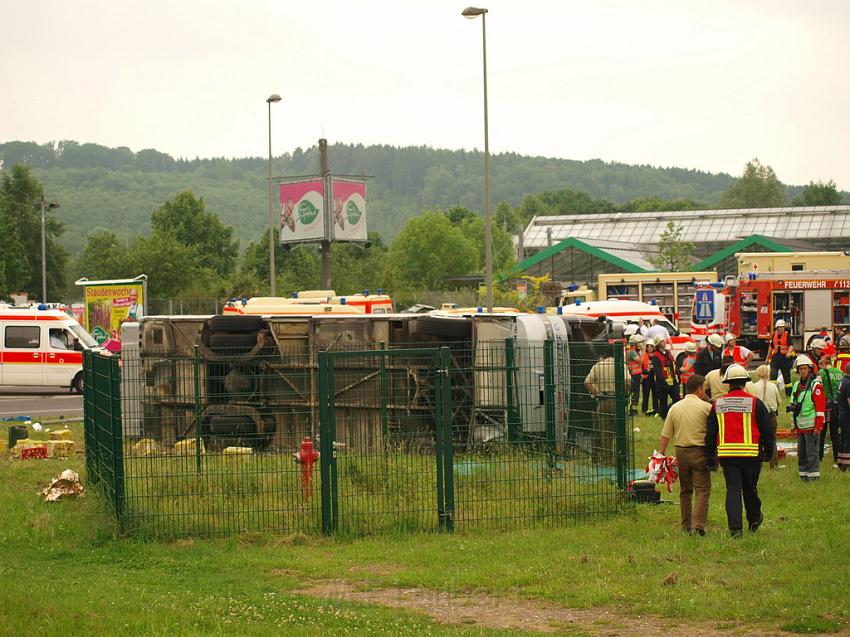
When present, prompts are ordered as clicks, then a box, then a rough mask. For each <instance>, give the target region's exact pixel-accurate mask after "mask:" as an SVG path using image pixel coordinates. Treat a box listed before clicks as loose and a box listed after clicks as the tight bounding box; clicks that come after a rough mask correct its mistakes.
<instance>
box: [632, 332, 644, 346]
mask: <svg viewBox="0 0 850 637" xmlns="http://www.w3.org/2000/svg"><path fill="white" fill-rule="evenodd" d="M638 343H643V336H641V335H640V334H632V335H631V336H629V345H637V344H638Z"/></svg>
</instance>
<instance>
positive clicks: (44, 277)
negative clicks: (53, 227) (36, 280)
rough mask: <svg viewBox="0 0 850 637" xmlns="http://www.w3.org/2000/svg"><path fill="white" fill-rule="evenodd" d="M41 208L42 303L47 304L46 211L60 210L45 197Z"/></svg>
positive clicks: (56, 204) (57, 205)
mask: <svg viewBox="0 0 850 637" xmlns="http://www.w3.org/2000/svg"><path fill="white" fill-rule="evenodd" d="M38 206H39V207H40V208H41V302H42V303H47V238H46V236H45V229H44V227H45V210H53V209H54V208H58V207H59V204H58V203H56V202H55V201H45V200H44V195H42V196H41V201H40V202H39V203H38Z"/></svg>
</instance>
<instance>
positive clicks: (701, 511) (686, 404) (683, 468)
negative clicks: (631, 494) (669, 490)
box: [658, 374, 711, 535]
mask: <svg viewBox="0 0 850 637" xmlns="http://www.w3.org/2000/svg"><path fill="white" fill-rule="evenodd" d="M704 384H705V378H703V377H702V376H700V375H699V374H694V375H693V376H691V377H690V378H689V379H688V382H687V383H686V384H685V391H686V392H687V394H686V395H685V397H684V399H682V400H680V401H678V402H676V403H674V404H673V406H672V407H670V411H669V412H668V413H667V418H666V419H665V420H664V429H662V431H661V441H660V442H659V443H658V448H659V450H660V451H661V453H667V444H668V443H669V442H670V440H671V439H672V438H675V439H676V460H678V461H679V489H680V492H679V509H680V510H681V514H682V531H684V532H686V533H696V534H698V535H705V523H706V521H707V520H708V498H709V496H710V495H711V472H710V471H709V470H708V467H707V465H706V458H705V429H706V422H707V420H708V414H709V412H710V411H711V403H710V402H709V401H708V396H706V393H705V387H704ZM694 491H696V506H695V507H694V508H693V510H691V497H692V496H693V493H694Z"/></svg>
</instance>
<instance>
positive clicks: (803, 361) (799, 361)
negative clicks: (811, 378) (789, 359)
mask: <svg viewBox="0 0 850 637" xmlns="http://www.w3.org/2000/svg"><path fill="white" fill-rule="evenodd" d="M801 365H808V366H809V367H811V368H812V369H814V368H815V365H814V363H812V359H811V358H809V357H808V356H806V355H805V354H800V355H799V356H798V357H797V358H796V359H794V369H797V368H798V367H800V366H801Z"/></svg>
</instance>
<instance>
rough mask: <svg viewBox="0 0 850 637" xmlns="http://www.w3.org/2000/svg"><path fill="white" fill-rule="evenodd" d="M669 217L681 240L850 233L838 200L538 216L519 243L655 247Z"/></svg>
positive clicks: (849, 211)
mask: <svg viewBox="0 0 850 637" xmlns="http://www.w3.org/2000/svg"><path fill="white" fill-rule="evenodd" d="M670 221H672V222H674V223H676V224H678V225H681V227H682V239H683V240H685V241H693V242H694V243H696V244H702V243H733V242H736V241H739V240H740V239H744V238H746V237H749V236H751V235H759V236H760V237H763V238H766V239H767V240H771V239H772V240H774V241H775V240H785V239H787V240H792V239H793V240H797V241H806V240H824V239H833V240H834V239H840V238H842V237H850V205H842V206H808V207H786V208H743V209H724V210H678V211H672V212H615V213H602V214H599V213H593V214H569V215H538V216H535V217H534V218H533V219H532V220H531V222H530V223H529V224H528V227H527V228H526V229H525V232H524V236H523V245H524V246H525V248H526V249H532V250H533V249H541V248H545V247H546V246H547V245H549V243H550V242H551V241H563V240H564V239H568V238H576V239H581V240H582V241H588V240H596V239H597V238H598V237H605V240H606V241H610V242H614V243H620V244H627V245H630V246H632V248H633V249H634V248H635V247H637V246H641V245H642V246H654V245H655V244H657V242H658V238H659V237H660V236H661V233H663V232H664V230H665V229H666V227H667V223H668V222H670ZM547 229H551V238H549V237H548V236H547ZM552 247H555V246H552Z"/></svg>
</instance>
